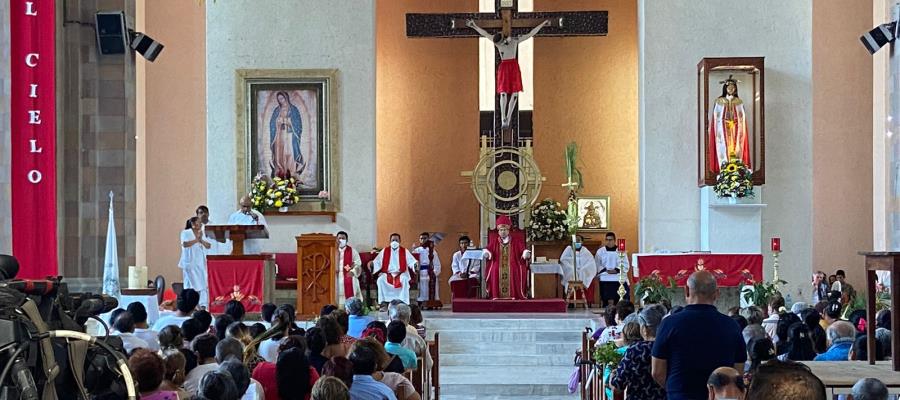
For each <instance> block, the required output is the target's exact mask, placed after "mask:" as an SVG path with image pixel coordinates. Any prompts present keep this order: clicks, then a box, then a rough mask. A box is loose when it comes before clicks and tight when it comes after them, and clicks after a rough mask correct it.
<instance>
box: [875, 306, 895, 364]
mask: <svg viewBox="0 0 900 400" xmlns="http://www.w3.org/2000/svg"><path fill="white" fill-rule="evenodd" d="M875 340H877V341H879V342H881V348H882V349H884V354H885V355H890V354H892V353H891V349H892V347H891V345H892V343H891V310H887V309H885V310H881V311H879V312H878V314H877V315H876V316H875Z"/></svg>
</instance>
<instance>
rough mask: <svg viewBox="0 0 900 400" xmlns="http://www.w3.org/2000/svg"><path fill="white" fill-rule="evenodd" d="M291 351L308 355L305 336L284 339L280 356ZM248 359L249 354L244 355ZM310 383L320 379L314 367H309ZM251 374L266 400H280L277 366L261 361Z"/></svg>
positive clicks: (280, 348) (279, 347)
mask: <svg viewBox="0 0 900 400" xmlns="http://www.w3.org/2000/svg"><path fill="white" fill-rule="evenodd" d="M290 349H298V350H299V352H300V353H304V354H305V353H306V340H305V338H304V337H303V336H298V335H293V336H288V337H285V338H282V339H281V340H280V341H279V343H278V353H277V354H278V355H280V354H281V353H284V352H285V351H287V350H290ZM247 358H248V354H247V353H246V352H245V353H244V359H245V360H246V359H247ZM308 360H309V359H308V358H307V362H308ZM307 370H308V375H309V380H310V382H313V381H315V380H316V379H318V377H319V373H318V371H316V369H315V368H313V367H312V366H308V367H307ZM250 372H251V376H252V377H253V379H255V380H256V381H258V382H259V384H260V386H261V387H262V392H263V393H265V398H266V400H278V399H280V397H279V395H278V380H277V364H276V363H273V362H268V361H261V362H260V363H259V364H257V365H256V368H254V369H253V370H252V371H250Z"/></svg>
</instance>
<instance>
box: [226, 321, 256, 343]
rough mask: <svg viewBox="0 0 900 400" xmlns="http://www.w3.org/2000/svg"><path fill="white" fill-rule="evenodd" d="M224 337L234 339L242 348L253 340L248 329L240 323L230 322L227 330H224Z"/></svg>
mask: <svg viewBox="0 0 900 400" xmlns="http://www.w3.org/2000/svg"><path fill="white" fill-rule="evenodd" d="M225 337H226V338H233V339H236V340H237V341H239V342H241V344H242V345H244V346H246V345H248V344H250V341H251V340H253V336H251V335H250V327H248V326H247V325H244V323H243V322H240V321H238V322H232V323H231V325H228V328H226V330H225Z"/></svg>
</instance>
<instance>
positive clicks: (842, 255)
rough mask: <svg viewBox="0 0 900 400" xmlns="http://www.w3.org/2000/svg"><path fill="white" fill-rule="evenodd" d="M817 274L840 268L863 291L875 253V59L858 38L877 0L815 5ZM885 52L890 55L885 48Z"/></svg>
mask: <svg viewBox="0 0 900 400" xmlns="http://www.w3.org/2000/svg"><path fill="white" fill-rule="evenodd" d="M812 7H813V8H812V10H813V14H812V15H813V16H812V18H813V25H812V33H811V35H810V37H811V38H812V58H813V63H812V95H813V98H812V104H813V149H812V151H813V263H812V268H813V269H821V270H823V271H825V272H826V273H828V274H833V273H834V271H835V270H836V269H837V268H843V269H844V270H845V271H846V272H847V279H848V280H849V281H850V282H851V283H852V284H853V285H854V286H855V287H856V288H857V290H860V291H862V290H863V288H864V286H865V274H864V269H863V257H862V256H859V255H857V254H856V253H857V252H858V251H863V250H870V249H872V237H873V235H872V232H873V224H872V221H873V219H872V200H871V199H872V57H871V56H870V55H869V53H868V52H867V51H866V50H865V48H864V47H863V46H862V45H861V44H860V42H859V39H858V38H859V35H860V34H862V33H863V32H866V31H868V30H869V29H871V27H872V26H873V24H872V1H871V0H864V1H814V2H813V4H812ZM882 51H885V50H882Z"/></svg>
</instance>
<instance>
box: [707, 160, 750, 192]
mask: <svg viewBox="0 0 900 400" xmlns="http://www.w3.org/2000/svg"><path fill="white" fill-rule="evenodd" d="M713 190H714V191H715V192H716V195H717V196H719V197H734V198H741V197H753V171H751V170H750V168H747V166H746V165H744V163H743V162H742V161H741V160H739V159H732V160H731V161H729V162H727V163H722V167H721V169H720V171H719V174H718V175H716V186H714V187H713Z"/></svg>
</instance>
